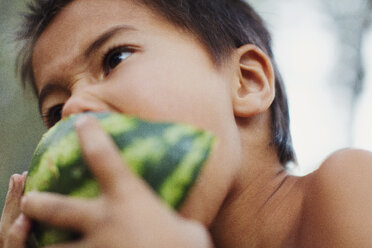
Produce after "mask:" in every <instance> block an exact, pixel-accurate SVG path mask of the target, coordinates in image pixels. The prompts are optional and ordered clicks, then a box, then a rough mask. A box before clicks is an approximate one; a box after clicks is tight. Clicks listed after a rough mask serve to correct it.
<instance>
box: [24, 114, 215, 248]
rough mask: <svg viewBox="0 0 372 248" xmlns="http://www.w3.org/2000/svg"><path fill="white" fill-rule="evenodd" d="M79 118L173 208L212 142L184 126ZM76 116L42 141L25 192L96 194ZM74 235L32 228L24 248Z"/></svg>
mask: <svg viewBox="0 0 372 248" xmlns="http://www.w3.org/2000/svg"><path fill="white" fill-rule="evenodd" d="M84 114H90V115H93V116H94V117H96V118H97V119H98V120H99V121H100V124H101V125H102V127H103V129H104V130H105V131H106V132H107V133H109V134H110V135H111V137H112V139H113V140H114V142H115V143H116V144H117V146H118V147H121V149H120V152H121V156H122V157H123V160H125V162H126V164H127V165H128V166H129V168H130V169H131V170H132V172H134V173H135V174H137V175H140V176H141V177H142V178H143V179H144V180H145V181H146V182H147V183H148V184H149V185H150V186H151V187H152V189H153V190H154V191H155V192H156V193H157V194H158V195H159V196H160V198H162V199H163V201H164V203H166V204H167V205H168V206H169V207H171V208H174V209H178V208H179V207H180V206H181V204H182V203H183V201H184V200H185V198H186V197H187V193H188V191H189V190H190V188H191V187H192V185H193V184H194V183H195V181H196V179H197V176H198V174H199V172H200V171H201V168H202V166H203V164H204V163H205V162H206V160H207V159H208V156H209V154H210V151H211V149H213V147H214V145H215V143H216V138H215V137H214V136H213V135H212V134H211V133H209V132H206V131H203V130H201V129H198V128H195V127H193V126H191V125H188V124H180V123H177V124H176V123H170V122H147V121H144V120H141V119H138V118H135V117H130V116H126V115H122V114H116V113H84ZM80 115H82V114H78V115H72V116H71V117H70V118H68V119H65V120H62V121H60V122H59V123H57V124H56V125H55V126H54V127H53V128H51V129H50V130H49V131H48V132H47V133H46V134H45V135H44V136H43V137H42V139H41V141H40V143H39V145H38V146H37V148H36V150H35V153H34V156H33V159H32V161H31V167H30V170H29V174H28V178H27V181H26V186H25V192H29V191H34V190H36V191H50V192H56V193H62V194H67V195H69V196H71V197H84V198H93V197H97V196H98V195H99V193H100V190H99V185H98V183H97V182H96V181H95V180H94V179H93V176H92V175H91V174H90V172H89V171H88V169H87V168H88V167H87V166H86V165H85V162H84V160H83V158H82V153H81V148H80V145H79V142H78V138H77V135H76V132H75V130H74V123H75V121H76V120H77V118H79V116H80ZM180 154H183V156H179V155H180ZM170 161H172V162H170ZM175 164H176V165H177V166H175ZM160 165H161V167H159V166H160ZM81 178H85V180H81ZM72 185H75V187H72ZM57 234H59V235H57ZM73 236H76V233H74V232H71V231H66V230H61V229H59V228H54V227H50V226H47V225H43V224H42V223H36V228H34V229H33V232H32V234H31V235H30V237H29V240H28V247H29V248H31V247H41V246H44V245H50V244H55V243H61V242H64V241H66V240H68V239H71V237H73Z"/></svg>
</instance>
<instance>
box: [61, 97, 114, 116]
mask: <svg viewBox="0 0 372 248" xmlns="http://www.w3.org/2000/svg"><path fill="white" fill-rule="evenodd" d="M102 111H108V109H106V108H105V105H104V104H103V103H100V101H99V100H98V99H96V98H94V97H93V96H89V95H87V94H86V95H84V94H81V93H80V94H76V95H72V96H71V97H70V98H69V99H68V100H67V101H66V102H65V104H64V106H63V108H62V113H61V118H64V117H67V116H69V115H72V114H78V113H82V112H102Z"/></svg>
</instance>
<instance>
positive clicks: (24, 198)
mask: <svg viewBox="0 0 372 248" xmlns="http://www.w3.org/2000/svg"><path fill="white" fill-rule="evenodd" d="M26 203H27V196H23V197H22V200H21V206H20V207H21V211H24V209H25V205H26Z"/></svg>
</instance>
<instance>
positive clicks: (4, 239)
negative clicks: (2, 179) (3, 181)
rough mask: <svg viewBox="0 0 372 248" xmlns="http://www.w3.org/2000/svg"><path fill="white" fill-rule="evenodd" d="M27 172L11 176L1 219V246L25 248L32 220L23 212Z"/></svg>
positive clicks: (1, 247)
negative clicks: (22, 202) (21, 207)
mask: <svg viewBox="0 0 372 248" xmlns="http://www.w3.org/2000/svg"><path fill="white" fill-rule="evenodd" d="M25 181H26V173H23V174H22V175H18V174H15V175H13V176H12V177H11V178H10V181H9V189H8V193H7V195H6V200H5V205H4V209H3V213H2V215H1V220H0V248H24V243H25V241H26V238H27V235H28V232H29V230H30V226H31V224H30V221H29V220H28V219H27V218H26V217H25V216H24V215H23V214H21V211H20V202H21V197H22V194H23V188H24V184H25Z"/></svg>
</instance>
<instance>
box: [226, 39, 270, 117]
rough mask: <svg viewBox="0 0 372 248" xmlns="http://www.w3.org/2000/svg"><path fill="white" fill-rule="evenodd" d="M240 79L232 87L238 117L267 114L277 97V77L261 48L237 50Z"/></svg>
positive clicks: (250, 45) (268, 58)
mask: <svg viewBox="0 0 372 248" xmlns="http://www.w3.org/2000/svg"><path fill="white" fill-rule="evenodd" d="M236 59H237V60H238V61H237V62H238V65H239V69H238V71H237V73H238V77H235V78H236V80H235V81H234V82H233V85H232V99H233V107H234V114H235V116H236V117H250V116H254V115H256V114H259V113H263V112H265V111H266V110H267V109H268V108H269V107H270V105H271V103H272V102H273V100H274V97H275V75H274V69H273V66H272V63H271V59H270V57H269V56H268V55H266V54H265V53H264V52H263V51H262V50H261V49H260V48H258V47H257V46H255V45H252V44H247V45H243V46H242V47H240V48H238V49H237V57H236Z"/></svg>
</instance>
